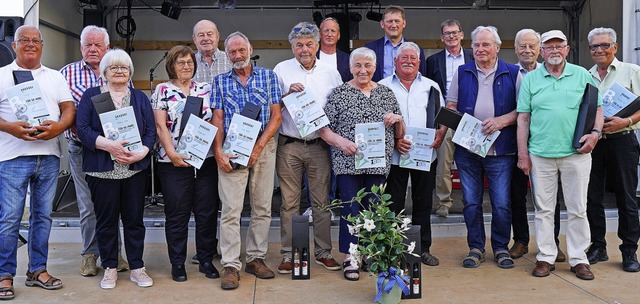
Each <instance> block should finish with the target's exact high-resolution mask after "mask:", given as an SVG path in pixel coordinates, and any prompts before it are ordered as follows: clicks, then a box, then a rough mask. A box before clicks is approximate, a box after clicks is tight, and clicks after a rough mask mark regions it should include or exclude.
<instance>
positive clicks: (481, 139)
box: [452, 113, 500, 157]
mask: <svg viewBox="0 0 640 304" xmlns="http://www.w3.org/2000/svg"><path fill="white" fill-rule="evenodd" d="M499 135H500V131H496V132H494V133H493V134H491V135H485V134H484V133H482V121H480V120H479V119H477V118H475V117H473V116H471V115H469V114H467V113H464V115H462V120H460V124H459V125H458V128H457V129H456V133H455V134H454V135H453V138H452V141H453V142H454V143H456V144H458V145H460V146H462V147H463V148H466V149H467V150H469V151H471V152H473V153H475V154H478V155H480V156H482V157H485V156H487V152H488V151H489V148H490V147H491V145H492V144H493V142H494V141H495V140H496V138H498V136H499Z"/></svg>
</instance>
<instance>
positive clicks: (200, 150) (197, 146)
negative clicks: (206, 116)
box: [176, 114, 218, 169]
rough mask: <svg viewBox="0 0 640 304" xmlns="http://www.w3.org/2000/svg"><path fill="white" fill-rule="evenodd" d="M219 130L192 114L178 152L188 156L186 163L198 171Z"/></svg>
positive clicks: (181, 138) (177, 149)
mask: <svg viewBox="0 0 640 304" xmlns="http://www.w3.org/2000/svg"><path fill="white" fill-rule="evenodd" d="M216 132H218V128H216V127H215V126H213V125H212V124H210V123H208V122H206V121H204V120H203V119H201V118H199V117H197V116H195V115H193V114H191V116H189V120H188V121H187V124H186V125H185V127H184V130H183V132H182V136H181V137H180V141H179V142H178V147H177V148H176V152H178V153H180V154H181V155H184V156H188V157H189V159H186V160H185V162H186V163H187V164H190V165H192V166H194V167H196V168H197V169H200V167H202V164H203V163H204V160H205V158H206V157H207V153H208V152H209V149H210V148H211V144H213V139H214V138H215V136H216Z"/></svg>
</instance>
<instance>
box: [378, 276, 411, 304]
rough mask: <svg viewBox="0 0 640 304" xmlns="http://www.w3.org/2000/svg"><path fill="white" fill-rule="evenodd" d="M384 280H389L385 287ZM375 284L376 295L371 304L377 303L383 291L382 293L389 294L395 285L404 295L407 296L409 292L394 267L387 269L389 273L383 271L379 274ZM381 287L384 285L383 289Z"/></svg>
mask: <svg viewBox="0 0 640 304" xmlns="http://www.w3.org/2000/svg"><path fill="white" fill-rule="evenodd" d="M385 279H388V280H389V281H388V282H387V284H386V285H384V280H385ZM377 284H378V294H376V297H375V298H373V302H378V301H379V300H380V298H381V297H382V291H383V290H384V292H386V293H389V292H391V289H392V288H393V286H394V285H396V284H397V285H398V287H400V289H401V290H402V292H403V293H404V294H405V295H408V294H409V292H410V291H409V286H407V283H405V281H404V280H403V279H402V277H401V276H400V275H399V274H398V270H397V269H396V268H395V267H389V272H386V271H383V272H381V273H379V274H378V282H377ZM382 285H384V287H383V286H382Z"/></svg>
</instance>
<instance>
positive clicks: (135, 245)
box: [76, 49, 156, 289]
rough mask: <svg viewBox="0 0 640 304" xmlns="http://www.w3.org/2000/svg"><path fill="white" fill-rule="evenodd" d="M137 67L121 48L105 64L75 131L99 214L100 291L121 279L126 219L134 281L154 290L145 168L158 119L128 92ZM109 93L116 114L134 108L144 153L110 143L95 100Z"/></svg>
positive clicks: (144, 100)
mask: <svg viewBox="0 0 640 304" xmlns="http://www.w3.org/2000/svg"><path fill="white" fill-rule="evenodd" d="M132 75H133V63H132V62H131V58H130V57H129V55H128V54H127V53H126V52H124V51H123V50H120V49H114V50H111V51H109V52H107V53H106V54H105V55H104V57H103V58H102V61H101V62H100V77H102V79H103V83H104V84H103V85H102V86H99V87H93V88H90V89H88V90H86V91H85V93H84V95H82V99H81V100H80V103H79V105H78V112H77V116H76V127H77V130H78V137H79V138H80V140H81V141H82V144H83V151H82V152H83V164H82V169H83V170H84V171H85V172H86V174H87V177H86V180H87V184H88V185H89V189H90V191H91V199H92V200H93V202H94V208H95V212H96V219H97V224H96V236H97V239H98V248H99V250H100V258H101V259H102V267H103V268H104V277H103V279H102V281H101V282H100V287H102V288H104V289H110V288H114V287H115V286H116V280H117V278H118V274H117V272H116V267H117V266H118V234H119V226H118V222H119V221H118V220H119V219H120V218H122V224H123V227H124V244H125V250H126V253H127V259H128V260H129V265H130V267H131V281H133V282H135V283H137V284H138V286H141V287H148V286H151V285H153V280H152V279H151V278H150V277H149V276H148V275H147V273H146V270H145V267H144V262H143V261H142V253H143V250H144V236H145V228H144V223H143V211H144V196H145V192H144V189H145V185H146V182H147V174H146V169H147V168H148V167H149V164H150V162H151V157H150V153H149V151H151V149H152V148H153V144H154V143H155V140H156V128H155V120H154V118H153V110H152V109H151V102H149V98H147V96H146V95H145V94H144V93H142V91H140V90H135V89H132V88H130V87H129V81H130V80H131V76H132ZM106 92H108V93H109V94H110V95H111V101H112V102H113V106H114V107H115V109H122V108H125V107H132V108H133V112H134V115H135V119H136V123H137V125H138V131H139V132H140V137H141V139H142V145H143V146H142V151H141V152H133V151H128V149H126V148H125V147H124V145H125V144H126V143H127V142H126V141H122V140H117V139H114V140H112V139H109V138H107V137H106V136H105V134H104V132H103V130H102V124H101V122H100V118H99V116H98V112H97V111H96V108H95V106H94V103H93V102H92V100H91V97H93V96H96V95H99V94H101V93H106Z"/></svg>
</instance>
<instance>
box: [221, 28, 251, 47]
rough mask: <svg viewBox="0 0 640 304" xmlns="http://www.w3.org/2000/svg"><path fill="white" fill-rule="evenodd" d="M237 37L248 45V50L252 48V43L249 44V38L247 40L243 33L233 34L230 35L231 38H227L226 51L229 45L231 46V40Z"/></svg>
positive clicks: (225, 42)
mask: <svg viewBox="0 0 640 304" xmlns="http://www.w3.org/2000/svg"><path fill="white" fill-rule="evenodd" d="M235 37H240V38H242V40H244V41H245V42H246V43H247V48H249V47H250V46H251V43H250V42H249V38H247V36H246V35H245V34H243V33H241V32H233V33H231V34H229V36H227V39H225V40H224V49H225V50H226V49H227V44H229V40H231V39H232V38H235Z"/></svg>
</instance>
